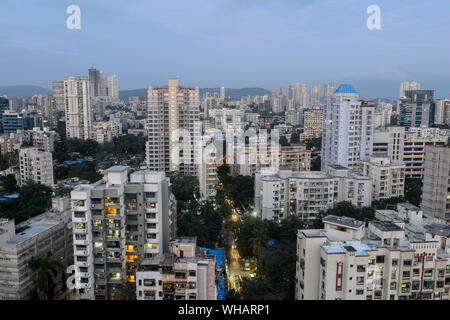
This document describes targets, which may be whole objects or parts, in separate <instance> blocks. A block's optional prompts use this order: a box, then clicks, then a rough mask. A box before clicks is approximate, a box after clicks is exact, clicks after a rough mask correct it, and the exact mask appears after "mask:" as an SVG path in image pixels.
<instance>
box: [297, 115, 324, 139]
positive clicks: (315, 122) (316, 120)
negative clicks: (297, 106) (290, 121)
mask: <svg viewBox="0 0 450 320" xmlns="http://www.w3.org/2000/svg"><path fill="white" fill-rule="evenodd" d="M322 125H323V110H322V109H320V108H312V109H308V110H305V111H304V112H303V126H304V128H305V130H304V132H303V133H302V134H301V135H300V140H301V141H303V140H306V139H312V138H319V137H321V136H322Z"/></svg>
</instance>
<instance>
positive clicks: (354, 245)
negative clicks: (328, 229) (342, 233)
mask: <svg viewBox="0 0 450 320" xmlns="http://www.w3.org/2000/svg"><path fill="white" fill-rule="evenodd" d="M322 249H323V250H324V251H325V252H326V253H328V254H336V253H346V252H354V253H355V255H356V256H367V255H368V253H367V251H373V250H375V249H376V248H375V247H373V246H371V245H370V244H368V243H363V242H358V241H354V240H350V241H342V242H341V241H335V242H334V241H333V242H326V243H325V244H324V245H322Z"/></svg>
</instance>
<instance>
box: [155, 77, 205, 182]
mask: <svg viewBox="0 0 450 320" xmlns="http://www.w3.org/2000/svg"><path fill="white" fill-rule="evenodd" d="M147 103H148V117H147V129H148V142H147V150H146V161H147V166H148V168H149V169H150V170H154V171H164V172H169V171H179V172H181V173H184V174H188V175H196V163H197V162H196V159H198V158H199V156H200V153H199V150H198V146H197V143H198V142H199V139H200V135H201V122H200V97H199V89H198V87H181V86H179V81H178V79H169V82H168V86H165V87H149V89H148V99H147Z"/></svg>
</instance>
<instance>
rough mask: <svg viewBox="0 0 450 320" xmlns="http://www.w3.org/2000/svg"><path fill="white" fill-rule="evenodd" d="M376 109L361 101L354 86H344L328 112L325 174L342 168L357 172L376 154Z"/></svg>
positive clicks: (326, 112)
mask: <svg viewBox="0 0 450 320" xmlns="http://www.w3.org/2000/svg"><path fill="white" fill-rule="evenodd" d="M374 114H375V107H374V105H373V103H372V104H371V103H367V102H364V101H361V100H360V99H359V93H358V92H357V91H356V90H355V89H354V88H353V87H352V86H351V85H341V86H340V87H339V88H338V89H337V90H336V91H335V93H334V95H333V98H332V104H331V105H329V106H327V107H326V108H325V109H324V117H323V119H324V123H323V133H322V171H325V172H326V171H327V169H328V165H330V164H338V165H342V166H344V167H348V168H349V169H355V168H356V166H357V165H358V163H359V162H360V161H361V160H366V159H368V158H369V156H370V155H371V154H372V144H373V131H374V125H373V122H374Z"/></svg>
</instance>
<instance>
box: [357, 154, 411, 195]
mask: <svg viewBox="0 0 450 320" xmlns="http://www.w3.org/2000/svg"><path fill="white" fill-rule="evenodd" d="M405 168H406V166H405V164H404V163H403V162H391V160H390V159H389V158H380V157H370V160H365V161H362V172H361V173H362V175H364V176H367V177H370V178H372V199H373V200H381V199H388V198H393V197H403V195H404V190H405Z"/></svg>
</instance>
